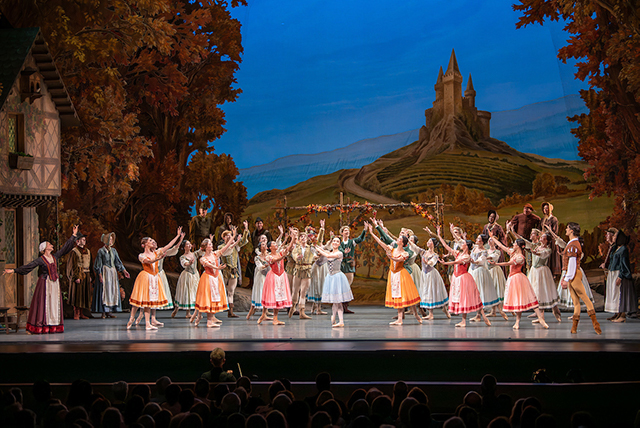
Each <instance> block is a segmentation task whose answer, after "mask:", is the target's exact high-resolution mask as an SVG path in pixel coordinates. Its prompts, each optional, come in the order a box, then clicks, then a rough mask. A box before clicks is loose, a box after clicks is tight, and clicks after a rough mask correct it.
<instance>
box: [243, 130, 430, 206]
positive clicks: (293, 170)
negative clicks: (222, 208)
mask: <svg viewBox="0 0 640 428" xmlns="http://www.w3.org/2000/svg"><path fill="white" fill-rule="evenodd" d="M417 139H418V130H417V129H415V130H413V131H406V132H401V133H399V134H394V135H384V136H381V137H376V138H368V139H366V140H361V141H357V142H355V143H353V144H350V145H348V146H347V147H343V148H341V149H336V150H333V151H330V152H322V153H316V154H308V155H291V156H286V157H283V158H279V159H276V160H274V161H273V162H269V163H267V164H264V165H258V166H253V167H251V168H243V169H241V170H240V176H239V177H238V180H239V181H243V182H244V185H245V186H246V187H247V193H248V197H249V198H251V197H253V196H254V195H255V194H256V193H259V192H262V191H264V190H271V189H285V188H287V187H290V186H293V185H294V184H297V183H300V182H302V181H305V180H307V179H309V178H311V177H315V176H318V175H325V174H331V173H332V172H335V171H339V170H341V169H350V168H360V167H361V166H363V165H367V164H370V163H371V162H373V161H375V160H376V159H378V158H379V157H380V156H382V155H385V154H387V153H389V152H392V151H394V150H396V149H397V148H399V147H403V146H406V145H408V144H411V143H413V142H414V141H416V140H417Z"/></svg>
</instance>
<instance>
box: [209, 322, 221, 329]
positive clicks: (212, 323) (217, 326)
mask: <svg viewBox="0 0 640 428" xmlns="http://www.w3.org/2000/svg"><path fill="white" fill-rule="evenodd" d="M207 328H220V326H219V325H218V324H216V323H214V322H209V321H207Z"/></svg>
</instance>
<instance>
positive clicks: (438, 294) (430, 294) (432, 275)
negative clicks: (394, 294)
mask: <svg viewBox="0 0 640 428" xmlns="http://www.w3.org/2000/svg"><path fill="white" fill-rule="evenodd" d="M421 272H422V271H421ZM447 303H449V295H448V294H447V289H446V288H445V286H444V281H443V280H442V277H441V276H440V273H439V272H438V270H437V269H435V268H432V269H431V270H430V271H429V272H428V273H424V272H422V280H421V281H420V307H421V308H425V309H436V308H441V307H443V306H445V305H446V304H447Z"/></svg>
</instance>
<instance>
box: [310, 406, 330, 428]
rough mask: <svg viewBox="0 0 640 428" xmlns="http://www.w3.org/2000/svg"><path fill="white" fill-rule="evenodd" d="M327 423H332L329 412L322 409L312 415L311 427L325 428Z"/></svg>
mask: <svg viewBox="0 0 640 428" xmlns="http://www.w3.org/2000/svg"><path fill="white" fill-rule="evenodd" d="M327 425H331V416H329V413H327V412H325V411H322V410H320V411H317V412H316V413H315V414H314V415H313V416H312V417H311V428H324V427H326V426H327Z"/></svg>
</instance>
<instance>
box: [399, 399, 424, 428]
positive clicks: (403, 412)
mask: <svg viewBox="0 0 640 428" xmlns="http://www.w3.org/2000/svg"><path fill="white" fill-rule="evenodd" d="M417 404H419V403H418V400H416V399H415V398H411V397H407V398H405V399H404V400H402V403H400V409H399V411H398V418H399V419H400V422H402V424H403V425H404V426H409V412H410V411H411V408H413V406H415V405H417Z"/></svg>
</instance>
